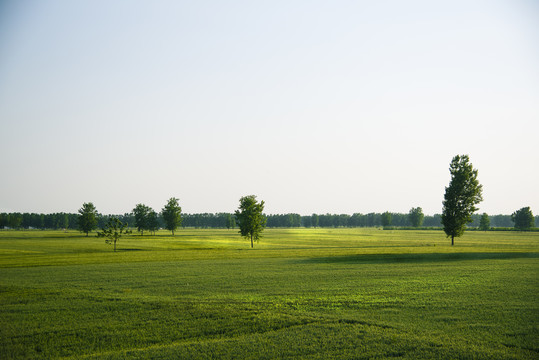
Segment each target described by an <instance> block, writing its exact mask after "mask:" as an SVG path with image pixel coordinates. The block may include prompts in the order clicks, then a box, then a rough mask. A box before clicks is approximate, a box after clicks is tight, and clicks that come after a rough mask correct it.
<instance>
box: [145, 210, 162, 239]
mask: <svg viewBox="0 0 539 360" xmlns="http://www.w3.org/2000/svg"><path fill="white" fill-rule="evenodd" d="M146 220H147V223H146V224H147V229H148V231H150V232H152V233H154V235H155V232H156V231H157V230H159V219H158V217H157V213H156V212H155V211H154V210H153V209H150V212H149V213H148V216H147V218H146Z"/></svg>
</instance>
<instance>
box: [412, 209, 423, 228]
mask: <svg viewBox="0 0 539 360" xmlns="http://www.w3.org/2000/svg"><path fill="white" fill-rule="evenodd" d="M423 219H425V214H423V209H421V208H420V207H416V208H411V209H410V212H409V213H408V220H410V223H411V224H412V226H413V227H416V228H417V227H420V226H421V225H423Z"/></svg>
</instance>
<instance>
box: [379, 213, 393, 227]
mask: <svg viewBox="0 0 539 360" xmlns="http://www.w3.org/2000/svg"><path fill="white" fill-rule="evenodd" d="M392 219H393V217H392V216H391V213H390V212H389V211H386V212H385V213H383V214H382V215H381V220H382V226H383V227H386V226H391V220H392Z"/></svg>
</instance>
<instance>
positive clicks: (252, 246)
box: [251, 234, 253, 249]
mask: <svg viewBox="0 0 539 360" xmlns="http://www.w3.org/2000/svg"><path fill="white" fill-rule="evenodd" d="M252 248H253V234H251V249H252Z"/></svg>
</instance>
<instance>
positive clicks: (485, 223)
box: [479, 213, 490, 231]
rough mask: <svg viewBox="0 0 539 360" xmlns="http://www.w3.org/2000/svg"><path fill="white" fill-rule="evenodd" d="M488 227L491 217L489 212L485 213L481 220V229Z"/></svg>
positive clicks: (485, 229) (484, 229)
mask: <svg viewBox="0 0 539 360" xmlns="http://www.w3.org/2000/svg"><path fill="white" fill-rule="evenodd" d="M488 229H490V219H489V217H488V214H487V213H483V215H481V219H480V220H479V230H482V231H487V230H488Z"/></svg>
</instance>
